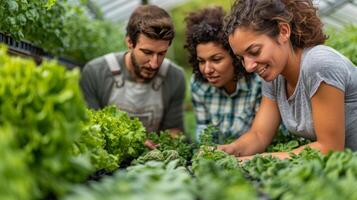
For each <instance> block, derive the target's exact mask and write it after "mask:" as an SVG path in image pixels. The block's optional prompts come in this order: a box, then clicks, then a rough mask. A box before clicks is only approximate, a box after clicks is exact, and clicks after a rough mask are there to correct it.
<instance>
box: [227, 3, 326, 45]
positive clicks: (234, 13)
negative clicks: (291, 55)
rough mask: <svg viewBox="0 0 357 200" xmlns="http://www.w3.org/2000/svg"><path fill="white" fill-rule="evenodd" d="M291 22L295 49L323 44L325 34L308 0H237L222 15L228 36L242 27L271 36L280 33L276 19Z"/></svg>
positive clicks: (279, 21) (291, 37)
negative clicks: (225, 13) (225, 15)
mask: <svg viewBox="0 0 357 200" xmlns="http://www.w3.org/2000/svg"><path fill="white" fill-rule="evenodd" d="M281 22H285V23H288V24H289V25H290V28H291V35H290V41H291V44H292V46H293V48H294V49H296V48H306V47H312V46H315V45H319V44H323V43H324V42H325V40H326V39H327V36H326V35H325V34H324V33H323V29H322V27H323V23H322V22H321V19H320V18H319V17H318V15H317V9H316V8H315V7H314V5H313V3H312V1H311V0H236V1H235V3H234V4H233V6H232V8H231V12H230V13H229V14H228V16H227V17H226V18H225V25H224V30H225V33H226V35H227V36H229V35H231V34H233V33H234V31H235V30H236V28H239V27H244V28H248V29H250V30H253V31H256V32H258V33H262V34H267V35H268V36H270V37H271V38H273V39H276V38H277V36H278V35H279V33H280V32H279V23H281Z"/></svg>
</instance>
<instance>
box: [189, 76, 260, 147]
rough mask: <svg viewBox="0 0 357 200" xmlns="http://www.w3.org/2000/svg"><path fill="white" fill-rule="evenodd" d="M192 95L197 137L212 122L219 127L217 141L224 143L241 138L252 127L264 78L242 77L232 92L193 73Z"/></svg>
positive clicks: (216, 135) (216, 134) (197, 137)
mask: <svg viewBox="0 0 357 200" xmlns="http://www.w3.org/2000/svg"><path fill="white" fill-rule="evenodd" d="M191 97H192V104H193V109H194V112H195V114H196V139H197V140H198V139H199V135H200V134H201V132H202V130H203V129H205V128H206V127H207V126H208V125H209V124H212V125H213V126H215V127H217V128H218V129H219V133H215V134H214V136H213V138H214V139H215V140H216V141H215V142H217V143H224V142H227V141H228V140H232V139H236V138H238V137H239V136H240V135H242V134H243V133H245V132H246V131H247V130H248V129H249V128H250V127H251V124H252V121H253V119H254V116H255V113H256V112H257V111H258V107H259V104H260V100H261V81H260V78H259V77H258V76H257V75H255V74H254V75H252V77H251V79H250V80H247V79H245V78H241V79H240V80H239V81H238V82H237V88H236V91H235V92H234V93H232V94H230V95H229V94H227V93H226V91H225V90H224V89H222V88H217V87H214V86H211V85H209V83H205V82H201V81H198V80H196V79H195V78H194V76H192V77H191Z"/></svg>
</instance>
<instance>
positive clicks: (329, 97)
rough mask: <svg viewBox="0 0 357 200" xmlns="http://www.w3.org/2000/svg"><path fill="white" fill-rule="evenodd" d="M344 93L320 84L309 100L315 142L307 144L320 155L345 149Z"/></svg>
mask: <svg viewBox="0 0 357 200" xmlns="http://www.w3.org/2000/svg"><path fill="white" fill-rule="evenodd" d="M344 96H345V95H344V92H343V91H342V90H340V89H337V88H336V87H333V86H330V85H327V84H326V83H324V82H322V83H321V84H320V86H319V88H318V90H317V91H316V93H315V95H314V96H313V97H312V98H311V107H312V119H313V122H314V123H313V124H314V128H315V133H316V139H317V140H316V142H313V143H310V144H308V146H310V147H311V148H314V149H318V150H320V151H321V152H322V153H328V152H329V151H331V150H332V151H342V150H344V148H345V104H344V102H345V98H344ZM298 149H300V150H301V149H302V148H298Z"/></svg>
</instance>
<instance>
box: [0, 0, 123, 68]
mask: <svg viewBox="0 0 357 200" xmlns="http://www.w3.org/2000/svg"><path fill="white" fill-rule="evenodd" d="M0 18H1V19H2V20H1V21H0V32H3V33H5V34H7V35H10V36H12V37H14V38H15V39H16V40H27V41H29V42H31V43H33V44H35V45H37V46H39V47H41V48H43V49H44V50H45V51H47V52H49V53H51V54H53V55H55V56H64V57H68V58H71V59H73V60H75V61H77V62H82V63H85V62H87V61H88V60H90V59H92V58H95V57H98V56H100V55H103V54H105V53H108V52H112V51H119V50H122V49H124V33H123V32H122V31H121V28H120V25H115V24H113V23H109V22H104V21H100V20H92V19H89V18H88V17H87V16H86V15H85V14H84V10H83V9H82V8H81V7H80V5H79V6H76V5H73V4H69V3H67V1H66V0H49V1H47V0H36V1H27V0H2V1H1V2H0Z"/></svg>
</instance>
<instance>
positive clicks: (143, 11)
mask: <svg viewBox="0 0 357 200" xmlns="http://www.w3.org/2000/svg"><path fill="white" fill-rule="evenodd" d="M139 34H144V35H145V36H147V37H149V38H151V39H155V40H168V41H170V44H171V41H172V39H173V38H174V36H175V30H174V26H173V23H172V20H171V17H170V15H169V14H168V13H167V12H166V11H165V10H164V9H162V8H160V7H158V6H155V5H141V6H139V7H137V8H136V9H135V10H134V12H133V13H132V14H131V16H130V19H129V22H128V25H127V27H126V36H129V38H130V40H131V42H132V43H133V45H134V47H135V45H136V43H137V40H138V37H139Z"/></svg>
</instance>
